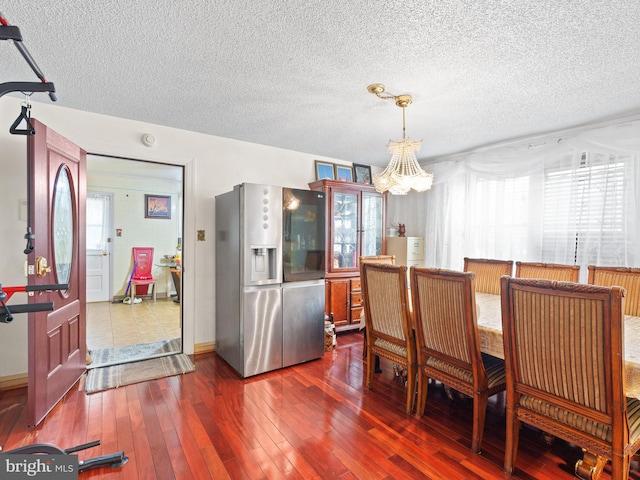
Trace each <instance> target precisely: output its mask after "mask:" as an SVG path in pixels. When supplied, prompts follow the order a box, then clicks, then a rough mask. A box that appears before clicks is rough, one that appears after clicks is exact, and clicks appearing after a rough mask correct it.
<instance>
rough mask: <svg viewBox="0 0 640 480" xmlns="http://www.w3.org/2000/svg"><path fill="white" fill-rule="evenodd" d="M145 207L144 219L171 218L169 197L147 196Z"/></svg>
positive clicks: (145, 197)
mask: <svg viewBox="0 0 640 480" xmlns="http://www.w3.org/2000/svg"><path fill="white" fill-rule="evenodd" d="M144 206H145V210H144V218H167V219H170V218H171V197H170V196H169V195H145V196H144Z"/></svg>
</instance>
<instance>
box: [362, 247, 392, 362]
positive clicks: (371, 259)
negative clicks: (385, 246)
mask: <svg viewBox="0 0 640 480" xmlns="http://www.w3.org/2000/svg"><path fill="white" fill-rule="evenodd" d="M365 263H379V264H382V265H395V264H396V256H395V255H370V256H361V257H360V278H362V265H364V264H365ZM361 292H364V291H363V290H362V289H361ZM363 296H364V295H363ZM360 330H362V331H363V333H364V348H363V349H362V358H363V360H366V358H367V329H366V327H365V319H364V309H363V310H362V313H361V314H360ZM375 370H376V372H380V359H379V358H378V357H376V368H375Z"/></svg>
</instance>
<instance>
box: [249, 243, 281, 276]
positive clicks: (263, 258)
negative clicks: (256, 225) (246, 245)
mask: <svg viewBox="0 0 640 480" xmlns="http://www.w3.org/2000/svg"><path fill="white" fill-rule="evenodd" d="M277 253H278V249H277V248H276V247H274V246H264V245H262V246H256V245H251V282H252V283H253V282H264V281H267V280H277V279H278V277H277V272H278V268H277V265H278V264H277V260H278V258H277Z"/></svg>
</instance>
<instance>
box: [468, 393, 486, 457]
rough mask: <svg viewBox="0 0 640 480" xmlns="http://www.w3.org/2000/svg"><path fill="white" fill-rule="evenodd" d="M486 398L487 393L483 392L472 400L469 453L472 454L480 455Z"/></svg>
mask: <svg viewBox="0 0 640 480" xmlns="http://www.w3.org/2000/svg"><path fill="white" fill-rule="evenodd" d="M488 398H489V395H488V392H483V393H481V394H479V395H476V397H475V398H474V399H473V434H472V437H471V451H472V452H473V453H480V448H481V447H482V436H483V434H484V422H485V418H486V414H487V400H488Z"/></svg>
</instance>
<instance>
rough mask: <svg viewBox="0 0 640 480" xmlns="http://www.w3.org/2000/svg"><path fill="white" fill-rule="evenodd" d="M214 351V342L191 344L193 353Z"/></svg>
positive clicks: (199, 353)
mask: <svg viewBox="0 0 640 480" xmlns="http://www.w3.org/2000/svg"><path fill="white" fill-rule="evenodd" d="M215 351H216V342H204V343H196V344H195V345H194V346H193V354H194V355H201V354H203V353H211V352H215Z"/></svg>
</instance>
